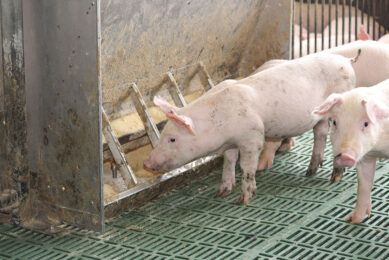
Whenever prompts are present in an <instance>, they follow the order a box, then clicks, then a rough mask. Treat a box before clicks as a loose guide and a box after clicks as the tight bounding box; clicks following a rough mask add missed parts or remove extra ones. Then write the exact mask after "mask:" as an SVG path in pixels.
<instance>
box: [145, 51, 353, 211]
mask: <svg viewBox="0 0 389 260" xmlns="http://www.w3.org/2000/svg"><path fill="white" fill-rule="evenodd" d="M354 87H355V74H354V71H353V69H352V66H351V63H350V59H347V58H344V57H342V56H339V55H332V54H315V55H310V56H306V57H303V58H300V59H296V60H291V61H287V62H284V63H282V64H280V65H277V66H274V67H272V68H269V69H266V70H263V71H261V72H259V73H257V74H254V75H251V76H249V77H247V78H244V79H241V80H227V81H223V82H221V83H220V84H218V85H217V86H216V87H215V88H214V89H212V90H210V91H208V92H207V93H205V94H204V95H203V96H201V97H200V98H199V99H197V100H196V101H194V102H193V103H191V104H189V105H188V106H187V107H184V108H177V107H175V106H172V105H170V104H169V103H168V102H166V101H164V100H162V99H161V98H155V99H154V102H155V104H156V105H157V106H159V107H160V108H161V109H162V111H164V112H165V113H166V115H167V117H168V119H169V120H168V122H167V124H166V126H165V128H164V130H163V131H162V133H161V138H160V141H159V144H158V145H157V146H156V147H155V148H154V150H153V151H152V152H151V154H150V157H149V159H148V160H146V161H145V162H144V164H145V166H146V167H147V168H151V169H154V170H171V169H174V168H176V167H179V166H181V165H183V164H185V163H187V162H190V161H192V160H194V159H197V158H200V157H203V156H205V155H207V154H210V153H216V152H224V165H223V176H222V184H221V186H220V189H219V195H220V196H226V195H228V194H229V193H230V192H231V190H232V188H233V186H234V185H235V164H236V161H237V159H238V152H239V154H240V166H241V168H242V170H243V175H242V194H241V197H240V199H239V202H241V203H243V204H247V203H248V202H249V201H250V199H251V197H252V195H253V194H254V193H255V192H256V183H255V172H256V170H257V164H258V157H259V153H260V150H261V149H262V148H263V145H264V137H267V138H272V139H281V138H287V137H291V136H296V135H300V134H302V133H304V132H306V131H308V130H310V129H312V127H314V132H315V146H314V150H315V151H314V156H313V157H312V158H313V160H316V161H314V162H311V165H312V166H311V167H318V165H319V164H320V163H321V161H320V160H321V159H322V157H323V152H324V151H316V148H317V147H318V145H317V143H322V142H325V139H326V131H325V129H327V128H328V123H327V121H325V120H317V118H314V117H313V116H312V114H311V111H312V110H313V108H314V107H316V106H317V105H318V104H320V103H322V102H323V101H324V100H325V99H326V98H327V97H328V96H329V95H330V94H331V93H339V92H344V91H347V90H350V89H352V88H354ZM322 129H324V131H323V130H322ZM323 133H324V135H323ZM319 146H320V145H319Z"/></svg>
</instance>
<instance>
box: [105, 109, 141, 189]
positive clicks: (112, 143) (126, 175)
mask: <svg viewBox="0 0 389 260" xmlns="http://www.w3.org/2000/svg"><path fill="white" fill-rule="evenodd" d="M102 118H103V133H104V136H105V139H107V143H108V146H109V149H110V150H111V152H112V156H113V158H114V160H115V162H116V164H118V166H119V171H120V174H121V176H122V178H123V180H124V182H125V184H126V186H127V187H128V188H130V187H131V181H132V182H133V183H134V184H135V185H136V184H137V180H136V177H135V174H134V172H133V171H132V169H131V167H130V165H129V164H128V163H127V160H126V157H125V155H124V153H123V151H122V149H121V146H120V143H119V140H118V139H117V137H116V135H115V133H114V132H113V130H112V127H111V124H110V122H109V119H108V116H107V114H106V113H105V111H104V109H102ZM114 174H115V173H114Z"/></svg>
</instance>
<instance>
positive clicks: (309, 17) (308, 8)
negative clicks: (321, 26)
mask: <svg viewBox="0 0 389 260" xmlns="http://www.w3.org/2000/svg"><path fill="white" fill-rule="evenodd" d="M310 12H311V0H307V54H309V53H310V48H309V47H310V46H309V45H310V40H311V39H310V37H309V32H310V24H309V22H310V21H309V20H310V19H311V14H310Z"/></svg>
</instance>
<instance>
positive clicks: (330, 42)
mask: <svg viewBox="0 0 389 260" xmlns="http://www.w3.org/2000/svg"><path fill="white" fill-rule="evenodd" d="M349 39H350V40H349ZM355 40H356V38H355V35H353V34H352V35H351V37H350V38H349V37H348V35H347V36H345V42H346V43H348V42H352V41H355ZM323 41H324V44H323ZM341 43H342V35H340V34H339V35H338V45H341ZM308 46H309V53H314V52H315V38H314V37H311V38H309V44H308V39H306V40H303V41H301V55H300V42H299V41H297V42H296V41H295V44H294V47H293V55H294V57H295V58H297V57H302V56H305V55H307V54H309V53H308V49H307V48H308ZM335 46H336V37H335V35H332V36H331V40H330V38H329V37H328V36H326V37H324V39H322V38H320V37H318V38H317V42H316V50H317V51H322V50H327V49H329V48H331V47H335Z"/></svg>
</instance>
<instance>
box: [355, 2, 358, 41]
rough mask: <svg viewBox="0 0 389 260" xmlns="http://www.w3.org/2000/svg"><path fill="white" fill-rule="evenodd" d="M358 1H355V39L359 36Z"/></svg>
mask: <svg viewBox="0 0 389 260" xmlns="http://www.w3.org/2000/svg"><path fill="white" fill-rule="evenodd" d="M357 18H358V1H355V39H357V36H358V19H357Z"/></svg>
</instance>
